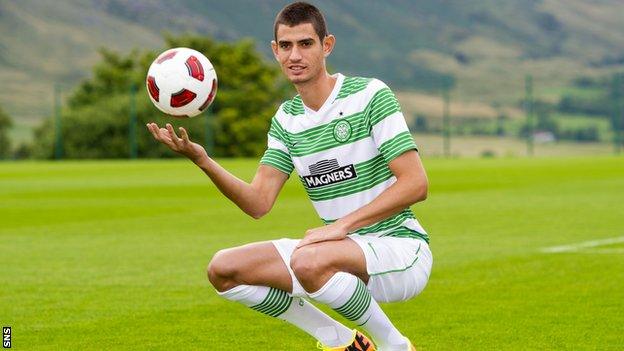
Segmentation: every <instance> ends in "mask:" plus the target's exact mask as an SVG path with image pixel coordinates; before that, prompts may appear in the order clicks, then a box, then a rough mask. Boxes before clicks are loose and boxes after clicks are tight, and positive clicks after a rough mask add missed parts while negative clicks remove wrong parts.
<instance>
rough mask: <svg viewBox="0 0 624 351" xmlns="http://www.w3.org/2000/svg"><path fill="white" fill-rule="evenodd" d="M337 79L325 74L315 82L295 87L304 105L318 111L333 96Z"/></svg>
mask: <svg viewBox="0 0 624 351" xmlns="http://www.w3.org/2000/svg"><path fill="white" fill-rule="evenodd" d="M336 81H337V79H336V78H335V77H332V76H330V75H329V73H327V72H325V73H324V74H321V75H320V76H319V78H318V79H315V80H314V81H310V82H306V83H303V84H298V85H296V86H295V89H297V92H298V93H299V95H300V96H301V100H303V103H304V104H305V105H306V106H307V107H309V108H311V109H312V110H314V111H318V110H319V109H320V108H321V107H322V106H323V104H324V103H325V101H326V100H327V98H328V97H329V94H331V92H332V90H333V89H334V86H335V85H336Z"/></svg>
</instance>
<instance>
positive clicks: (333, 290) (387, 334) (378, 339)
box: [308, 272, 409, 351]
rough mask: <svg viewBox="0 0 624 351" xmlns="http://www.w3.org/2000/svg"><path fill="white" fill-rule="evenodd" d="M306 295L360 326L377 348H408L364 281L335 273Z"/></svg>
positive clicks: (350, 275)
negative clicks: (317, 288)
mask: <svg viewBox="0 0 624 351" xmlns="http://www.w3.org/2000/svg"><path fill="white" fill-rule="evenodd" d="M308 296H310V297H311V298H312V299H314V300H316V301H319V302H322V303H325V304H327V305H329V306H330V307H331V308H333V309H334V310H335V311H336V312H338V313H340V314H341V315H342V316H343V317H345V318H346V319H348V320H350V321H352V322H354V323H355V324H357V325H358V327H362V328H363V329H364V330H365V331H366V332H368V334H369V335H370V336H371V337H372V338H373V341H374V342H375V345H376V346H377V349H380V350H384V351H394V350H400V351H404V350H407V349H408V347H409V344H408V341H407V339H406V338H405V337H404V336H403V335H401V333H400V332H399V331H398V330H397V329H396V328H395V327H394V325H392V322H390V319H388V316H386V314H385V313H384V312H383V311H382V310H381V307H379V304H377V301H375V299H373V297H372V296H371V294H370V292H369V291H368V289H367V288H366V285H364V282H362V280H360V279H359V278H358V277H356V276H354V275H353V274H349V273H345V272H338V273H336V274H334V275H333V276H332V277H331V278H330V279H329V281H327V283H325V285H323V287H322V288H321V289H320V290H319V291H317V292H314V293H310V294H308Z"/></svg>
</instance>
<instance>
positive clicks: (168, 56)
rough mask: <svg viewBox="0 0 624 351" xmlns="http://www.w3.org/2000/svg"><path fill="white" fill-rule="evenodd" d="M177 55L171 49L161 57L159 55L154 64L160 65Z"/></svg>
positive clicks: (175, 51)
mask: <svg viewBox="0 0 624 351" xmlns="http://www.w3.org/2000/svg"><path fill="white" fill-rule="evenodd" d="M177 53H178V51H177V50H175V49H173V50H170V51H165V52H164V53H163V54H162V55H160V56H159V57H158V58H157V59H156V63H158V64H161V63H163V62H165V61H167V60H171V59H172V58H173V57H174V56H175V55H176V54H177Z"/></svg>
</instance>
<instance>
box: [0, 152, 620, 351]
mask: <svg viewBox="0 0 624 351" xmlns="http://www.w3.org/2000/svg"><path fill="white" fill-rule="evenodd" d="M223 165H224V166H225V167H226V168H227V169H229V170H230V171H231V172H232V173H234V174H236V175H238V176H240V177H241V178H243V179H246V180H249V179H251V176H252V175H253V173H254V171H255V169H256V166H257V160H227V161H223ZM425 166H426V168H427V171H428V174H429V179H430V192H429V199H428V200H427V201H426V202H424V203H422V204H417V205H416V206H414V207H413V208H414V210H415V213H416V215H417V217H418V218H419V219H420V220H421V222H422V224H423V225H424V227H425V228H426V229H427V230H428V231H429V233H430V235H431V239H432V242H431V247H432V250H433V253H434V270H433V273H432V276H431V279H430V283H429V286H428V287H427V288H426V289H425V291H424V293H423V294H422V295H420V296H418V297H417V298H415V299H413V300H410V301H408V302H404V303H396V304H386V305H384V306H383V307H384V309H385V310H386V311H387V313H388V314H389V316H390V317H391V319H392V320H393V321H394V322H395V324H396V325H397V326H398V327H399V329H400V330H401V331H403V332H404V333H405V334H406V335H408V336H409V337H410V338H411V339H412V340H413V341H414V343H415V344H416V345H417V346H418V348H419V350H503V349H509V350H527V349H532V350H545V349H570V350H585V349H587V350H589V349H601V350H620V349H622V347H623V345H624V330H623V327H622V326H623V325H624V313H623V312H622V311H623V310H624V239H623V237H624V226H623V225H622V223H623V218H624V162H623V161H622V158H616V157H600V158H559V159H551V158H539V159H461V160H456V159H452V160H442V159H425ZM291 178H292V179H291V180H290V181H289V182H288V184H287V186H286V187H285V189H284V190H283V191H282V193H281V195H280V197H279V199H278V203H277V204H276V206H275V208H274V209H273V211H272V212H271V213H270V214H269V215H268V216H266V217H264V218H263V219H261V220H259V221H256V220H253V219H251V218H248V217H246V216H245V215H243V214H242V212H240V211H239V210H238V209H237V208H236V207H235V206H234V205H233V204H231V203H229V202H228V200H227V199H225V198H224V197H223V196H221V195H219V194H218V191H217V190H216V188H215V187H214V186H212V185H211V184H210V183H209V182H208V180H207V178H206V177H205V176H204V175H203V174H202V173H201V172H200V171H199V170H198V169H196V168H194V166H193V165H192V164H191V163H190V162H187V161H182V160H173V161H137V162H124V161H115V162H61V163H44V162H37V163H3V164H0V219H1V220H0V242H1V244H0V262H1V264H2V270H1V274H0V324H2V325H3V326H11V327H12V328H13V330H12V331H13V338H12V341H13V348H14V349H16V350H34V349H37V350H39V349H43V350H46V349H54V350H70V349H71V350H73V349H93V350H102V349H128V350H136V349H160V350H175V349H180V350H193V349H197V350H200V349H203V350H234V349H245V350H314V349H315V341H314V340H313V339H312V338H310V337H308V336H307V335H306V334H304V333H302V332H300V331H298V330H297V329H295V328H294V327H291V326H289V325H288V324H286V323H285V322H281V321H279V320H275V319H271V318H269V317H266V316H264V315H261V314H258V313H256V312H253V311H251V310H249V309H247V308H245V307H243V306H242V305H238V304H235V303H232V302H229V301H226V300H224V299H222V298H220V297H218V296H217V295H216V294H215V293H214V290H213V289H212V288H211V287H210V286H209V284H208V282H207V280H206V275H205V268H206V265H207V263H208V261H209V260H210V258H211V257H212V255H213V254H214V253H215V252H216V251H217V250H219V249H220V248H226V247H230V246H234V245H240V244H244V243H247V242H251V241H258V240H268V239H272V238H280V237H286V236H290V237H298V236H301V235H302V233H303V232H304V231H305V230H306V229H307V228H310V227H314V226H318V225H320V221H319V220H318V219H317V217H316V215H315V213H314V212H313V209H312V206H311V204H310V203H309V201H308V200H307V198H306V196H305V193H304V192H303V190H302V187H301V184H300V183H299V181H298V180H297V179H296V178H297V177H295V176H293V177H291ZM602 239H609V240H602ZM611 239H612V240H611ZM560 246H565V247H560ZM552 247H558V248H554V249H552ZM548 248H551V249H550V251H560V252H555V253H553V252H549V251H548V250H549V249H548Z"/></svg>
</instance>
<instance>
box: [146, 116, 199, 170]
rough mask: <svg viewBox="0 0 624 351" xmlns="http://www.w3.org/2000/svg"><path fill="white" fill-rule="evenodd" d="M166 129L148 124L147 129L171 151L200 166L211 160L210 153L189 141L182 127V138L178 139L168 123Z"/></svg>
mask: <svg viewBox="0 0 624 351" xmlns="http://www.w3.org/2000/svg"><path fill="white" fill-rule="evenodd" d="M165 127H166V128H160V127H158V125H157V124H156V123H148V124H147V129H149V131H150V133H152V135H153V136H154V139H156V140H158V141H160V142H161V143H163V144H165V145H167V146H168V147H169V148H170V149H171V150H173V151H175V152H177V153H179V154H181V155H184V156H186V157H188V158H189V159H190V160H191V161H193V162H194V163H196V164H199V163H201V162H202V161H203V160H206V159H208V158H209V157H208V153H206V150H205V149H204V148H203V147H202V146H201V145H199V144H197V143H194V142H192V141H191V140H190V139H189V136H188V133H187V132H186V129H184V128H183V127H180V137H178V135H177V134H176V132H175V131H174V130H173V126H171V124H169V123H167V124H166V125H165Z"/></svg>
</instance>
